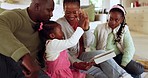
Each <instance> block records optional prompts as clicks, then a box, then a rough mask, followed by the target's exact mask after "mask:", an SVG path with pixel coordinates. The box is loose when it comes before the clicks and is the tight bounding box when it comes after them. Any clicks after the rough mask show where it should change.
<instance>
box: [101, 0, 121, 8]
mask: <svg viewBox="0 0 148 78" xmlns="http://www.w3.org/2000/svg"><path fill="white" fill-rule="evenodd" d="M120 3H121V1H120V0H103V8H107V9H110V8H111V7H112V6H113V5H116V4H120Z"/></svg>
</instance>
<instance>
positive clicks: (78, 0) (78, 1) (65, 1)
mask: <svg viewBox="0 0 148 78" xmlns="http://www.w3.org/2000/svg"><path fill="white" fill-rule="evenodd" d="M66 3H78V6H79V7H80V0H63V7H64V6H65V4H66Z"/></svg>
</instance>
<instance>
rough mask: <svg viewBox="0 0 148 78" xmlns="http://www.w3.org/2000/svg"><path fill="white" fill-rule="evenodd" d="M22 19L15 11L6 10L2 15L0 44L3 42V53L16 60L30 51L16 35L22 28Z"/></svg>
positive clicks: (0, 16) (0, 19) (0, 18)
mask: <svg viewBox="0 0 148 78" xmlns="http://www.w3.org/2000/svg"><path fill="white" fill-rule="evenodd" d="M14 18H16V19H15V20H14ZM20 20H21V19H20V17H19V16H18V15H17V14H16V13H15V12H9V11H8V12H7V11H6V12H3V13H2V14H1V15H0V33H1V34H0V44H2V45H1V46H0V50H1V53H2V54H3V55H5V56H8V57H11V58H12V59H14V60H15V61H18V60H19V59H20V58H21V57H23V56H24V55H25V54H27V53H29V50H28V49H27V48H26V47H25V46H24V45H23V44H22V43H21V42H20V41H19V40H18V39H17V38H16V37H15V35H14V33H15V32H16V30H17V31H18V30H19V28H20V25H21V24H19V23H20Z"/></svg>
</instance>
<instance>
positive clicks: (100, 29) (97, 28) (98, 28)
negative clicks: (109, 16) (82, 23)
mask: <svg viewBox="0 0 148 78" xmlns="http://www.w3.org/2000/svg"><path fill="white" fill-rule="evenodd" d="M107 27H108V25H107V23H102V24H98V25H97V27H96V29H95V30H96V31H102V30H106V28H107Z"/></svg>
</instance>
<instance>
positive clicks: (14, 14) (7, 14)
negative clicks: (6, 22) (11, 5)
mask: <svg viewBox="0 0 148 78" xmlns="http://www.w3.org/2000/svg"><path fill="white" fill-rule="evenodd" d="M24 14H25V11H24V10H21V9H14V10H5V11H4V12H2V13H1V14H0V17H1V18H2V19H15V20H17V19H19V18H21V17H22V16H24Z"/></svg>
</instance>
